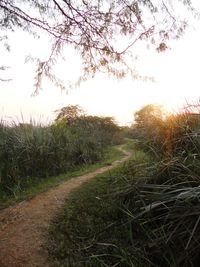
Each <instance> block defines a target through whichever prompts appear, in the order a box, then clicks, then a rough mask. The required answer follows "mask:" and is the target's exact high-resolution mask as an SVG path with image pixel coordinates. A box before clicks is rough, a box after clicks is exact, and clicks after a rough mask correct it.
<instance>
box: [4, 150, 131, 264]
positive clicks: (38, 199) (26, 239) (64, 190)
mask: <svg viewBox="0 0 200 267" xmlns="http://www.w3.org/2000/svg"><path fill="white" fill-rule="evenodd" d="M119 148H120V150H122V151H123V152H124V153H125V156H124V157H123V158H122V159H121V160H117V161H114V162H113V163H112V164H111V165H110V166H106V167H102V168H99V169H97V170H96V171H94V172H91V173H88V174H85V175H82V176H79V177H75V178H72V179H71V180H69V181H66V182H63V183H61V184H60V185H58V186H56V187H54V188H52V189H50V190H49V191H46V192H44V193H41V194H38V195H37V196H35V197H34V198H32V199H31V200H29V201H23V202H21V203H19V204H17V205H15V206H12V207H9V208H7V209H4V210H2V211H0V266H1V267H23V266H26V267H33V266H38V267H43V266H45V267H50V266H52V264H51V263H50V262H48V252H47V251H46V250H45V246H44V242H45V234H46V233H47V232H48V226H49V224H50V221H51V220H52V218H53V217H54V216H55V215H56V213H57V212H58V211H59V208H60V207H61V206H62V204H63V203H64V200H65V198H66V197H67V195H68V194H69V193H70V192H71V190H73V189H75V188H76V187H78V186H80V185H81V184H82V183H84V182H86V181H88V180H89V179H92V178H94V177H95V176H96V175H98V174H101V173H103V172H105V171H108V170H110V169H112V168H114V167H116V166H117V165H119V164H120V163H122V162H124V161H126V160H127V159H129V157H130V156H131V153H130V152H128V151H125V150H124V149H123V146H120V147H119Z"/></svg>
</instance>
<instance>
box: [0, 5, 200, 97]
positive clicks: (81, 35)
mask: <svg viewBox="0 0 200 267" xmlns="http://www.w3.org/2000/svg"><path fill="white" fill-rule="evenodd" d="M180 5H181V6H185V7H187V9H188V10H189V11H191V12H192V13H193V14H194V15H198V13H197V11H196V10H195V9H194V7H193V6H192V1H191V0H173V1H172V0H166V1H161V0H157V1H151V0H137V1H135V0H91V1H88V0H78V1H77V0H50V1H49V0H24V1H18V0H1V1H0V18H1V19H0V29H1V33H0V40H1V42H6V41H7V33H8V31H15V30H17V29H18V28H21V29H23V30H24V31H28V32H30V33H33V34H36V35H40V34H42V33H43V32H46V33H47V34H48V35H49V36H50V37H51V39H52V48H51V52H50V55H49V57H48V58H47V59H46V60H45V61H40V60H38V68H37V83H36V92H37V90H38V89H39V88H40V85H41V83H40V81H41V79H42V77H43V76H48V77H50V79H51V80H54V78H55V77H54V76H53V73H52V69H51V67H52V65H53V64H54V63H55V59H56V58H57V57H58V55H59V54H62V49H63V47H64V46H65V45H71V46H73V47H74V48H75V49H76V50H77V51H78V52H79V53H80V55H81V58H82V64H83V76H82V77H81V78H80V81H81V80H85V79H86V78H87V77H88V76H90V75H94V74H95V73H96V72H98V71H104V72H107V73H109V74H113V75H115V76H117V77H118V78H120V77H123V76H125V75H126V73H128V72H129V73H131V71H132V68H131V67H130V66H129V65H128V64H127V61H126V58H125V55H126V54H127V53H129V52H130V51H131V50H132V48H133V46H134V44H135V43H136V42H137V41H139V40H146V41H147V42H148V43H149V44H151V45H153V46H154V47H155V48H156V49H157V51H163V50H165V49H166V48H167V46H168V44H167V42H168V41H169V40H170V39H173V38H179V37H180V36H181V35H182V34H183V33H184V31H185V28H186V26H187V21H186V20H185V18H184V16H182V15H181V12H177V11H175V10H177V9H178V8H179V7H180ZM178 10H179V9H178ZM55 81H56V80H55Z"/></svg>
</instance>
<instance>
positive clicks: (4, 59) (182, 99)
mask: <svg viewBox="0 0 200 267" xmlns="http://www.w3.org/2000/svg"><path fill="white" fill-rule="evenodd" d="M199 36H200V21H196V24H195V27H188V29H187V30H186V33H185V35H184V36H183V37H182V38H180V39H179V40H177V41H172V42H170V49H169V50H167V51H165V52H163V53H157V52H156V51H155V50H149V49H146V45H144V44H142V43H138V44H136V45H135V48H134V49H135V53H136V54H137V55H138V60H137V61H136V62H135V63H134V66H135V67H136V69H137V71H138V73H139V74H142V75H148V76H152V77H154V82H151V81H145V82H144V81H140V80H133V79H132V78H131V77H126V78H125V79H122V80H116V79H114V78H112V77H108V76H107V75H105V74H98V75H96V76H95V77H94V78H91V79H90V80H88V81H87V82H84V83H82V84H81V85H80V87H78V88H74V89H71V90H68V91H67V92H66V91H61V90H60V89H59V88H55V87H54V86H53V84H51V83H50V82H48V81H45V80H44V82H43V90H42V91H41V92H40V93H39V95H37V96H35V97H33V96H31V95H32V93H33V91H34V87H33V84H34V68H33V64H31V63H30V62H28V63H25V57H26V56H27V55H29V54H32V55H33V56H34V55H37V56H40V57H44V58H45V57H47V55H48V51H49V50H48V49H49V48H48V43H47V41H46V39H45V37H44V38H41V39H39V40H37V39H33V38H32V37H31V36H29V35H28V34H25V33H23V32H20V31H19V32H17V33H14V34H12V36H11V37H10V43H11V52H9V53H7V52H0V55H1V64H6V65H10V66H11V67H10V69H8V71H6V72H1V73H0V74H1V77H2V76H3V77H4V78H12V81H10V82H3V83H0V118H3V119H4V120H11V119H15V120H16V119H17V120H22V118H23V120H25V121H28V120H29V119H30V117H31V118H34V119H35V120H36V121H37V120H38V121H40V120H42V121H50V120H52V119H53V118H54V117H55V112H54V111H55V110H58V109H60V108H62V107H63V106H67V105H76V104H78V105H80V106H81V107H83V108H84V109H85V110H86V111H87V113H88V114H91V115H98V116H113V117H115V118H116V121H117V122H118V123H119V124H121V125H130V124H131V123H132V122H133V113H134V112H135V111H137V110H138V109H140V108H141V107H142V106H144V105H147V104H161V105H164V106H165V107H166V109H168V110H170V111H174V112H177V110H180V109H181V107H182V106H183V105H184V104H185V103H186V101H188V102H197V100H198V99H199V97H200V90H199V85H200V82H199V79H200V74H199V62H200V49H199V47H200V38H199ZM65 52H66V62H65V63H64V62H60V63H59V65H58V66H57V68H56V71H57V73H58V74H59V75H60V76H61V78H63V79H64V80H66V81H67V80H75V79H76V78H77V77H78V76H79V73H80V71H81V66H80V62H79V58H78V55H77V54H76V53H75V52H74V51H73V50H72V49H71V48H68V49H67V50H66V51H65Z"/></svg>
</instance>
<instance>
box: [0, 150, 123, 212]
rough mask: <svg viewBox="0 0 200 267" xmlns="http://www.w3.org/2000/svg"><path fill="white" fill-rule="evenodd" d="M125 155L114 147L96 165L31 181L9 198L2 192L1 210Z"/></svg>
mask: <svg viewBox="0 0 200 267" xmlns="http://www.w3.org/2000/svg"><path fill="white" fill-rule="evenodd" d="M123 155H124V154H123V152H122V151H120V150H119V149H118V148H117V146H113V147H110V148H108V149H107V150H106V152H105V157H104V159H103V160H102V161H100V162H97V163H95V164H88V165H87V164H85V165H82V166H78V167H76V168H74V169H73V170H71V171H69V172H67V173H64V174H61V175H58V176H52V177H47V178H44V179H41V178H40V179H37V178H35V179H31V180H30V181H29V182H27V183H26V186H25V188H23V189H21V188H20V187H19V188H17V187H16V189H15V191H13V195H12V196H7V195H5V194H4V193H3V192H1V191H0V209H1V208H5V207H8V206H9V205H12V204H14V203H16V202H19V201H22V200H25V199H29V198H32V197H33V196H35V195H36V194H38V193H41V192H44V191H46V190H48V189H49V188H51V187H53V186H56V185H58V184H59V183H62V182H64V181H67V180H69V179H71V178H73V177H76V176H80V175H84V174H86V173H89V172H92V171H94V170H96V169H98V168H100V167H102V166H106V165H110V164H111V163H112V162H113V161H115V160H118V159H120V158H122V157H123Z"/></svg>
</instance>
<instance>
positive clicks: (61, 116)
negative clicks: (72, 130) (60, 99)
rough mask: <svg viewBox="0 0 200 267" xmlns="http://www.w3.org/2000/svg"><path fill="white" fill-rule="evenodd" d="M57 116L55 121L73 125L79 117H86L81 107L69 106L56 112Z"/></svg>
mask: <svg viewBox="0 0 200 267" xmlns="http://www.w3.org/2000/svg"><path fill="white" fill-rule="evenodd" d="M55 112H56V113H58V114H57V116H56V119H55V121H56V122H58V121H67V123H68V124H72V123H73V122H74V121H75V120H76V119H77V118H78V117H80V116H83V115H84V111H83V109H82V108H81V107H80V106H79V105H69V106H66V107H63V108H61V109H59V110H56V111H55Z"/></svg>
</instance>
